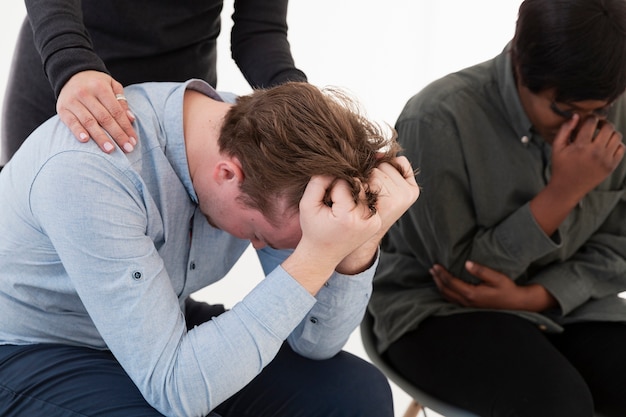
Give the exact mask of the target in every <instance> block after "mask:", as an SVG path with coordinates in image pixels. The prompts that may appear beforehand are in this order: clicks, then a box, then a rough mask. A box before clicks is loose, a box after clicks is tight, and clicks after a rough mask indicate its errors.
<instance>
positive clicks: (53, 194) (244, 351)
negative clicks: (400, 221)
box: [0, 80, 419, 417]
mask: <svg viewBox="0 0 626 417" xmlns="http://www.w3.org/2000/svg"><path fill="white" fill-rule="evenodd" d="M125 94H126V97H125V98H126V99H127V100H128V103H129V105H130V107H131V109H132V111H133V113H134V114H135V116H136V121H135V126H134V127H135V129H136V131H137V133H138V136H139V138H138V142H137V144H136V148H135V151H134V152H132V153H130V154H124V153H123V152H120V151H116V152H112V153H110V154H105V153H103V152H101V151H100V150H99V149H98V147H97V145H96V144H95V143H93V142H91V143H88V144H81V143H79V142H77V141H75V140H74V139H73V136H72V133H71V132H70V130H69V129H68V128H67V127H65V126H64V125H63V123H62V122H61V121H60V120H59V119H58V118H57V117H54V118H52V119H50V120H49V121H48V122H46V123H44V125H42V126H41V127H40V128H39V129H38V130H36V131H35V132H34V133H33V134H32V135H31V136H30V138H29V139H28V140H27V141H26V142H25V144H24V145H23V146H22V148H21V149H20V150H19V151H18V152H17V153H16V155H15V156H14V157H13V158H12V160H11V162H10V163H9V164H8V165H7V166H5V168H4V169H3V171H2V173H1V175H0V234H1V235H2V239H1V241H0V310H2V315H0V344H1V346H0V381H1V382H0V414H1V415H3V416H14V415H15V416H26V415H28V416H32V415H46V416H77V415H81V416H82V415H96V414H97V415H107V416H114V415H115V416H117V415H120V416H121V415H123V416H126V417H128V416H135V415H142V416H145V415H150V416H152V415H155V416H156V415H167V416H205V415H208V414H209V413H210V412H211V411H214V412H216V413H218V414H219V415H221V416H224V417H225V416H241V415H255V416H280V415H289V416H293V415H310V416H316V415H325V416H326V415H331V413H336V414H332V415H338V416H339V415H341V416H348V415H359V416H370V415H371V416H377V417H380V416H392V415H393V411H392V405H391V398H390V392H389V388H388V386H387V384H386V382H385V380H384V378H383V377H382V376H381V374H380V373H378V372H377V371H376V370H375V369H373V368H372V367H371V366H370V365H369V364H366V363H365V362H363V361H361V360H359V359H357V358H355V357H353V356H351V355H348V354H347V353H345V352H341V348H342V346H343V345H344V344H345V342H346V340H347V339H348V337H349V335H350V334H351V332H352V331H353V330H354V328H355V327H356V326H357V325H358V324H359V322H360V320H361V318H362V315H363V312H364V310H365V306H366V304H367V302H368V300H369V295H370V292H371V279H372V275H373V272H374V269H375V267H376V263H377V250H378V249H377V248H378V243H379V241H380V239H381V237H382V236H383V235H384V233H385V232H386V230H387V229H388V228H389V227H390V225H391V224H392V223H393V222H394V221H395V220H396V219H397V218H399V216H400V215H401V214H402V213H403V212H404V211H405V210H406V209H407V208H408V207H409V206H410V205H411V204H412V203H413V202H414V201H415V200H416V199H417V197H418V195H419V189H418V187H417V185H416V183H415V178H414V177H413V175H412V169H411V167H410V165H409V163H408V161H407V160H406V159H405V158H403V157H400V158H397V157H395V154H396V152H397V144H396V143H395V142H393V141H389V140H387V139H386V138H385V137H384V134H383V133H382V132H381V131H380V130H379V129H378V128H377V127H376V126H375V125H373V124H371V123H369V122H368V121H366V120H365V119H364V118H362V117H361V116H359V115H358V114H356V113H354V111H353V110H350V109H351V107H350V103H346V102H344V101H345V100H346V99H345V97H343V96H342V95H341V94H339V93H333V92H322V91H320V90H319V89H317V88H316V87H313V86H311V85H309V84H306V83H288V84H286V85H283V86H280V87H276V88H274V89H270V90H259V91H255V92H254V93H252V94H251V95H249V96H243V97H240V98H238V99H237V101H236V103H235V104H231V103H227V102H225V101H223V100H222V98H221V96H220V95H219V94H217V93H216V92H215V91H214V90H213V89H212V88H211V87H210V86H208V85H207V84H205V83H204V82H202V81H198V80H190V81H188V82H186V83H182V84H179V83H147V84H141V85H136V86H132V87H128V88H127V89H126V91H125ZM250 242H251V243H252V244H253V246H254V247H255V248H256V249H257V250H258V252H259V255H260V259H261V263H262V265H263V268H264V270H265V272H266V275H267V276H266V278H265V279H264V280H263V281H262V282H261V283H259V284H258V285H257V286H256V287H255V288H254V289H253V290H252V291H251V292H250V293H249V294H248V295H247V296H246V297H245V298H244V299H243V300H242V301H241V302H239V303H238V304H236V305H235V306H233V308H232V309H231V310H229V311H227V312H224V313H222V314H219V315H218V316H217V317H214V318H213V319H211V320H209V319H210V317H203V318H202V319H200V320H198V319H197V318H193V319H191V318H187V317H185V314H184V312H185V302H186V300H187V299H188V297H189V295H190V294H192V293H193V292H195V291H197V290H199V289H200V288H203V287H206V286H207V285H210V284H211V283H213V282H215V281H218V280H219V279H221V278H222V277H223V276H224V275H225V274H226V273H227V272H228V271H229V269H230V268H231V267H232V266H233V265H234V263H235V262H236V261H237V259H238V258H239V257H240V256H241V254H242V253H243V251H244V250H245V248H246V247H247V245H248V244H249V243H250ZM203 321H204V322H203ZM191 322H194V323H201V324H199V325H197V326H195V327H193V328H190V329H188V327H191V326H189V324H190V323H191ZM285 340H287V342H288V343H283V342H284V341H285ZM312 359H315V360H312ZM268 365H269V366H268Z"/></svg>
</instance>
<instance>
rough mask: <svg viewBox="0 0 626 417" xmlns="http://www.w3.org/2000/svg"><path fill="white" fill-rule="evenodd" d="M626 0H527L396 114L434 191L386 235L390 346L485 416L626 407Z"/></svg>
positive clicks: (397, 357)
mask: <svg viewBox="0 0 626 417" xmlns="http://www.w3.org/2000/svg"><path fill="white" fill-rule="evenodd" d="M625 89H626V2H625V1H624V0H526V1H524V2H523V3H522V4H521V6H520V9H519V16H518V21H517V27H516V32H515V35H514V38H513V40H512V42H511V43H510V45H507V47H506V48H505V50H504V51H503V52H502V53H501V54H500V55H499V56H497V57H495V58H494V59H492V60H490V61H487V62H484V63H481V64H478V65H476V66H473V67H470V68H467V69H464V70H462V71H460V72H457V73H454V74H450V75H448V76H446V77H444V78H442V79H441V80H438V81H435V82H433V83H432V84H431V85H429V86H428V87H426V88H425V89H424V90H423V91H421V92H420V93H419V94H417V95H416V96H414V97H413V98H412V99H410V100H409V102H408V103H407V105H406V106H405V108H404V110H403V111H402V114H401V115H400V117H399V119H398V122H397V124H396V129H397V130H398V135H399V142H400V144H401V145H402V146H403V148H404V149H405V155H406V156H407V157H408V158H409V160H411V162H412V163H413V165H414V166H415V167H417V168H418V169H419V170H420V175H419V176H418V181H419V183H420V185H421V186H422V187H423V197H422V198H421V199H420V200H419V201H418V202H416V204H414V205H413V206H412V208H411V209H410V210H409V211H408V212H407V213H406V214H405V215H404V216H403V217H402V218H401V219H400V220H399V222H398V223H397V224H396V225H395V226H394V227H393V228H392V229H391V230H390V231H389V233H388V235H387V237H386V239H385V241H384V242H383V248H382V254H381V261H380V266H379V268H378V270H377V276H376V278H375V288H374V293H373V296H372V300H371V302H370V310H371V312H372V314H373V316H374V317H375V328H374V330H375V333H376V335H377V337H378V341H379V350H380V351H381V352H383V354H384V355H386V357H387V359H388V360H389V361H390V363H391V364H393V366H395V367H396V368H397V369H398V371H399V372H400V373H401V374H402V375H404V376H405V377H406V378H407V379H408V380H410V381H412V382H413V383H414V384H415V385H416V386H418V387H420V388H421V389H423V390H424V391H426V392H428V393H430V394H431V395H434V396H436V397H439V398H441V399H442V400H445V401H447V402H450V403H453V404H456V405H458V406H460V407H462V408H465V409H468V410H470V411H472V412H474V413H476V414H478V415H481V416H517V417H519V416H528V417H541V416H546V417H548V416H549V417H560V416H563V417H565V416H567V417H579V416H580V417H591V416H593V415H594V412H596V413H598V412H599V413H602V414H603V415H605V416H615V417H617V416H623V415H624V410H626V391H625V389H626V388H625V387H626V361H624V352H625V351H626V324H625V323H626V300H625V299H623V298H621V297H620V296H619V293H620V292H623V291H625V290H626V222H625V221H624V219H626V162H625V161H624V159H623V156H624V143H623V142H622V132H624V131H625V129H626V99H624V95H623V92H624V90H625Z"/></svg>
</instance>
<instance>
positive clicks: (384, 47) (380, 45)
mask: <svg viewBox="0 0 626 417" xmlns="http://www.w3.org/2000/svg"><path fill="white" fill-rule="evenodd" d="M129 1H132V0H129ZM225 3H226V4H225V5H224V12H223V16H222V19H223V27H222V35H221V37H220V43H219V47H218V48H219V49H218V50H219V55H218V79H219V81H218V89H219V90H224V91H232V92H235V93H238V94H245V93H247V92H249V91H250V87H249V86H248V85H247V83H246V82H245V80H244V79H243V77H242V76H241V74H240V72H239V70H238V69H237V68H236V66H235V65H234V63H233V62H232V60H231V58H230V51H229V33H230V26H231V24H232V22H231V19H230V16H231V14H232V0H226V1H225ZM520 3H521V0H472V1H468V0H385V1H374V0H314V1H313V0H308V1H307V0H291V2H290V5H289V15H288V23H289V40H290V43H291V48H292V52H293V55H294V58H295V61H296V65H297V66H298V67H299V68H301V69H302V70H303V71H304V72H305V73H306V74H307V76H308V78H309V81H310V82H311V83H312V84H315V85H319V86H337V87H342V88H344V89H347V90H348V91H349V92H350V93H351V94H352V95H354V96H355V97H356V98H357V99H358V100H359V101H360V102H361V103H362V105H363V107H364V109H365V110H366V111H367V113H368V114H369V116H370V117H371V118H372V119H375V120H376V121H378V122H381V123H388V124H390V125H393V124H394V122H395V119H396V118H397V116H398V114H399V113H400V110H401V109H402V107H403V105H404V103H405V102H406V101H407V100H408V98H409V97H411V96H412V95H413V94H415V93H416V92H417V91H418V90H419V89H420V88H422V87H424V86H425V85H426V84H427V83H429V82H430V81H433V80H434V79H436V78H439V77H441V76H443V75H445V74H447V73H449V72H452V71H456V70H458V69H461V68H463V67H466V66H469V65H472V64H475V63H478V62H481V61H483V60H486V59H489V58H491V57H492V56H495V55H496V54H498V53H499V52H500V51H501V50H502V48H503V47H504V46H505V44H506V43H507V42H508V41H509V40H510V38H511V36H512V35H513V31H514V25H515V20H516V16H517V8H518V7H519V4H520ZM2 9H3V10H2V14H1V15H0V27H1V28H2V37H1V38H0V92H3V91H4V87H5V85H6V79H7V76H8V71H9V67H10V60H11V55H12V51H13V46H14V41H15V37H16V35H17V31H18V28H19V25H20V24H21V22H22V19H23V17H24V15H25V9H24V5H23V3H22V2H21V1H18V0H4V3H3V7H2ZM141 23H142V22H137V24H141ZM259 279H261V272H260V268H259V266H258V263H257V262H256V260H255V258H254V255H253V252H251V251H248V252H247V253H246V256H245V257H244V258H243V259H242V262H240V263H239V264H238V265H237V266H236V267H235V269H234V270H233V271H232V272H231V274H230V275H229V276H228V277H227V279H225V280H223V281H222V282H221V283H219V284H217V285H215V286H212V287H211V288H210V289H209V290H204V291H203V292H200V293H199V294H198V297H200V298H202V299H205V300H208V301H210V302H221V303H224V304H226V305H227V306H232V305H233V304H234V303H235V302H237V301H238V300H239V299H240V298H241V296H242V295H243V294H245V293H246V292H247V291H248V290H249V289H250V288H251V287H253V286H254V285H255V283H256V282H258V280H259ZM346 350H348V351H350V352H352V353H354V354H356V355H359V356H361V357H364V358H366V356H365V353H364V351H363V348H362V346H361V340H360V337H359V335H358V332H355V333H354V334H353V335H352V337H351V338H350V341H349V342H348V344H347V346H346ZM392 388H393V392H394V399H395V406H396V415H397V416H401V415H402V413H403V412H404V410H405V408H406V406H407V405H408V403H409V397H408V396H407V395H406V394H404V393H403V392H402V391H400V390H399V389H398V388H397V387H395V386H393V385H392ZM428 416H430V417H433V416H438V415H437V414H436V413H434V412H430V411H429V412H428Z"/></svg>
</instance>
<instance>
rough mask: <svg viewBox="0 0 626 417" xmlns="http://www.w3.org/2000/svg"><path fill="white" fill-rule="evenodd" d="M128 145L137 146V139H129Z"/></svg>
mask: <svg viewBox="0 0 626 417" xmlns="http://www.w3.org/2000/svg"><path fill="white" fill-rule="evenodd" d="M130 143H132V144H133V146H135V145H137V139H135V138H134V137H132V136H131V137H130Z"/></svg>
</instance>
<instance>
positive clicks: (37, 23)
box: [25, 0, 108, 97]
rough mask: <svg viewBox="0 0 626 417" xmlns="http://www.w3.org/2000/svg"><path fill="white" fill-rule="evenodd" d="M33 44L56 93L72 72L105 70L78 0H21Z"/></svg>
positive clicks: (57, 93)
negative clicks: (24, 6) (94, 47)
mask: <svg viewBox="0 0 626 417" xmlns="http://www.w3.org/2000/svg"><path fill="white" fill-rule="evenodd" d="M25 4H26V11H27V14H28V19H29V21H30V24H31V27H32V29H33V37H34V40H35V47H36V48H37V51H38V52H39V55H40V56H41V61H42V64H43V68H44V71H45V73H46V76H47V77H48V80H49V81H50V84H51V85H52V88H53V89H54V92H55V94H56V96H57V97H58V95H59V92H60V91H61V88H63V86H64V85H65V83H66V82H67V80H69V79H70V78H71V77H72V76H73V75H74V74H76V73H78V72H80V71H86V70H96V71H102V72H106V73H108V71H107V69H106V66H105V65H104V62H102V60H101V59H100V58H99V57H98V55H97V54H96V53H95V52H94V50H93V45H92V42H91V39H90V37H89V33H88V32H87V29H86V28H85V25H84V23H83V14H82V10H81V2H80V0H25Z"/></svg>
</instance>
